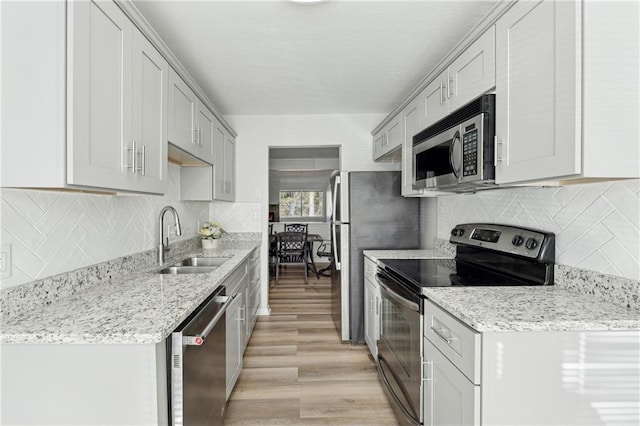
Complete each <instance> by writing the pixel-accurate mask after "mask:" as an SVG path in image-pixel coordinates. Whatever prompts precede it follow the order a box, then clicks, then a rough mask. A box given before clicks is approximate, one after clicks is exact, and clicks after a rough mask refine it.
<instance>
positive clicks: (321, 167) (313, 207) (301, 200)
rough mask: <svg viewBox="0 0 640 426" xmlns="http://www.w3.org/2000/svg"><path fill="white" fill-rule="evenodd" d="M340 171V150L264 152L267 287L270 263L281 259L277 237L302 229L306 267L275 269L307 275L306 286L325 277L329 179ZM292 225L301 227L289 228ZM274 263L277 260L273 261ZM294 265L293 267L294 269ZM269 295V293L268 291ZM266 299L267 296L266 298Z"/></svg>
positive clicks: (273, 275) (275, 149) (272, 267)
mask: <svg viewBox="0 0 640 426" xmlns="http://www.w3.org/2000/svg"><path fill="white" fill-rule="evenodd" d="M339 170H340V148H339V147H337V146H329V147H287V148H284V147H282V148H281V147H272V148H269V217H268V221H269V226H268V229H269V241H270V243H269V288H270V289H271V288H273V287H274V286H275V285H276V281H278V280H277V279H276V275H278V278H279V274H276V267H277V266H276V264H280V263H281V262H280V261H279V260H283V256H282V253H280V256H279V253H278V247H279V245H278V242H277V241H278V238H277V234H278V233H281V232H284V231H286V230H291V229H293V230H297V229H300V228H301V229H303V230H304V231H305V232H306V235H307V256H308V257H307V259H306V262H304V261H300V262H296V261H295V260H302V259H287V260H293V261H292V262H291V264H286V265H282V264H280V265H279V268H278V271H281V270H282V269H283V268H287V272H288V275H289V276H291V273H292V272H293V271H295V270H299V271H301V274H300V276H301V279H302V278H304V270H305V269H306V270H307V274H306V275H307V279H306V280H307V282H312V281H313V280H318V278H319V277H320V274H321V273H324V274H326V273H327V267H328V265H329V261H330V259H329V257H328V256H327V255H326V253H327V252H329V251H330V250H329V247H330V243H331V232H330V225H329V221H330V212H331V188H330V180H331V177H332V176H333V175H335V173H337V172H338V171H339ZM294 224H298V225H301V226H300V227H295V228H293V225H294ZM277 260H278V261H277ZM296 263H299V264H296ZM270 292H271V290H270ZM270 298H271V297H270Z"/></svg>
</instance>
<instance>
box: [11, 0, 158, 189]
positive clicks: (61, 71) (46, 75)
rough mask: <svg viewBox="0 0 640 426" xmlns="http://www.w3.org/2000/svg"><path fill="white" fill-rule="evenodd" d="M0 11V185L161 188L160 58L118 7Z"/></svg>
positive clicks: (60, 5)
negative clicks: (35, 121)
mask: <svg viewBox="0 0 640 426" xmlns="http://www.w3.org/2000/svg"><path fill="white" fill-rule="evenodd" d="M2 15H3V16H2V35H3V52H2V68H3V74H4V75H3V79H4V78H5V76H6V77H7V78H10V79H11V81H12V84H11V90H7V89H5V88H4V87H3V95H2V102H3V106H8V105H10V106H11V108H10V109H8V108H3V111H2V121H3V133H2V159H1V161H2V167H1V169H2V182H1V183H2V186H11V187H37V188H66V189H91V190H98V191H103V190H104V191H109V192H112V191H126V192H138V193H152V194H162V193H164V192H165V191H166V185H167V180H166V170H167V127H166V119H167V97H168V96H167V95H168V90H167V89H168V86H167V84H168V72H169V68H168V63H167V61H166V60H165V59H164V57H163V56H162V55H161V54H160V53H159V52H158V50H157V49H156V48H154V46H153V45H152V44H151V43H150V42H149V41H148V40H147V39H146V38H145V36H144V35H143V34H142V33H141V32H140V31H139V30H138V29H137V28H136V26H135V25H134V24H133V22H132V21H131V20H130V19H129V18H128V17H127V15H126V14H125V13H124V12H123V11H122V10H121V9H120V8H119V7H118V6H117V4H116V3H114V2H109V1H78V2H68V3H65V2H12V3H7V4H6V5H5V4H3V14H2ZM24 52H29V54H28V55H25V54H24ZM65 53H66V54H65ZM45 70H46V72H45ZM33 105H38V110H39V115H40V117H46V118H43V119H42V120H40V122H39V125H38V126H35V127H34V126H32V123H29V120H30V119H31V120H32V116H33Z"/></svg>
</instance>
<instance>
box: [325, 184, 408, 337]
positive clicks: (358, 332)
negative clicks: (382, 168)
mask: <svg viewBox="0 0 640 426" xmlns="http://www.w3.org/2000/svg"><path fill="white" fill-rule="evenodd" d="M400 186H401V176H400V172H341V173H340V174H337V175H335V176H334V177H333V178H332V179H331V212H332V213H331V242H332V244H331V249H332V256H333V262H332V270H331V314H332V316H333V321H334V323H335V325H336V329H337V330H338V333H339V334H340V336H341V339H342V340H343V341H351V343H354V344H355V343H363V342H364V257H363V254H362V252H363V250H386V249H392V250H393V249H417V248H419V245H420V218H419V208H420V207H419V199H418V198H405V197H402V195H401V194H400Z"/></svg>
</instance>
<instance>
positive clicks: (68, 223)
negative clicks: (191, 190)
mask: <svg viewBox="0 0 640 426" xmlns="http://www.w3.org/2000/svg"><path fill="white" fill-rule="evenodd" d="M168 171H169V173H168V176H169V191H168V194H167V195H166V196H162V197H161V196H152V195H148V196H142V195H121V196H110V195H89V194H82V193H70V192H57V191H35V190H19V189H2V190H0V203H1V209H0V214H1V216H0V242H1V243H2V244H11V256H12V273H11V277H10V278H3V279H0V286H1V287H2V288H7V287H12V286H16V285H19V284H24V283H27V282H30V281H33V280H36V279H41V278H45V277H49V276H52V275H56V274H60V273H63V272H68V271H72V270H74V269H78V268H82V267H86V266H89V265H93V264H95V263H99V262H104V261H106V260H110V259H114V258H117V257H121V256H126V255H128V254H133V253H137V252H140V251H144V250H150V249H152V248H154V247H156V245H157V244H158V241H157V236H156V224H157V217H158V213H159V212H160V210H161V209H162V207H164V206H166V205H172V206H174V207H175V208H176V210H177V211H178V214H179V216H180V222H181V224H182V230H183V236H182V237H177V238H179V239H185V238H192V237H194V236H195V235H196V231H197V226H198V223H199V222H203V221H206V220H208V217H209V205H208V203H203V202H182V201H178V200H179V198H180V195H179V191H180V184H179V179H180V173H179V171H180V169H179V167H178V166H176V165H173V164H169V170H168ZM165 223H167V224H169V223H173V219H172V218H171V215H170V214H167V216H166V220H165Z"/></svg>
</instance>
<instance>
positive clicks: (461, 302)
mask: <svg viewBox="0 0 640 426" xmlns="http://www.w3.org/2000/svg"><path fill="white" fill-rule="evenodd" d="M423 294H424V295H425V296H426V297H427V298H428V299H430V300H431V301H433V302H434V303H436V304H438V305H439V306H440V307H442V308H444V309H445V310H446V311H448V312H450V313H451V314H452V315H454V316H455V317H457V318H458V319H460V320H461V321H462V322H464V323H465V324H467V325H468V326H470V327H471V328H473V329H475V330H477V331H480V332H509V331H587V330H594V331H600V330H640V312H639V311H637V310H633V309H626V308H624V307H622V306H618V305H615V304H613V303H609V302H605V301H602V300H599V299H597V298H594V297H593V296H590V295H586V294H580V293H576V292H574V291H571V290H567V289H563V288H559V287H557V286H532V287H528V286H527V287H434V288H425V289H423Z"/></svg>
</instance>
